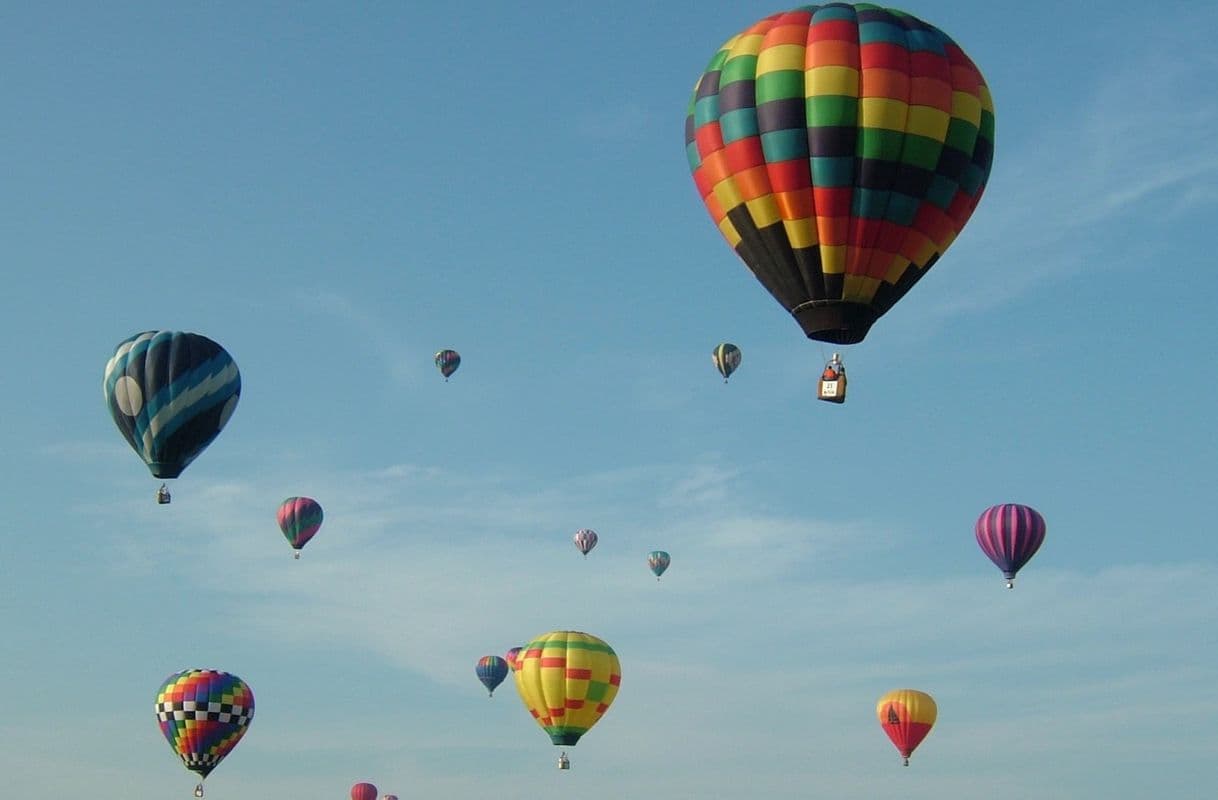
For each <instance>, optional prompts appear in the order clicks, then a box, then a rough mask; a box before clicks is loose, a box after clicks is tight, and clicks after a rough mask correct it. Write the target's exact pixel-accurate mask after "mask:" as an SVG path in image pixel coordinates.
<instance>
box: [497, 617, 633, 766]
mask: <svg viewBox="0 0 1218 800" xmlns="http://www.w3.org/2000/svg"><path fill="white" fill-rule="evenodd" d="M515 678H516V691H517V692H518V693H519V694H520V699H521V700H522V701H523V702H524V706H525V708H527V709H528V710H529V713H530V714H531V715H532V716H533V719H534V720H536V721H537V724H538V725H540V726H541V727H542V729H543V730H545V732H546V733H547V734H548V735H549V737H550V741H551V742H553V743H554V744H555V745H563V746H574V745H575V743H576V742H578V741H579V739H580V737H581V736H583V735H584V734H585V733H587V732H588V729H589V728H591V727H592V726H593V725H595V724H596V723H597V722H598V721H600V719H601V717H602V716H603V715H604V714H605V712H606V711H608V710H609V706H610V704H612V703H613V699H614V698H615V697H617V692H618V687H620V686H621V683H622V665H621V663H620V662H619V661H618V657H617V653H615V652H613V648H612V647H610V646H609V645H608V644H607V643H606V642H604V641H603V640H601V639H598V638H597V637H595V636H593V635H591V634H588V633H582V632H580V631H550V632H549V633H545V634H542V635H541V636H538V637H537V638H536V639H534V640H533V641H531V642H529V643H528V644H526V645H525V646H524V649H523V650H521V651H520V653H519V655H518V656H517V657H516V672H515Z"/></svg>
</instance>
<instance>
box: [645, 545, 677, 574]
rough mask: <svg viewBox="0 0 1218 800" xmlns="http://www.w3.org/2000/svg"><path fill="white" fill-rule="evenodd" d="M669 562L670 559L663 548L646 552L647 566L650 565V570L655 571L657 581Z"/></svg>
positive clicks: (670, 561)
mask: <svg viewBox="0 0 1218 800" xmlns="http://www.w3.org/2000/svg"><path fill="white" fill-rule="evenodd" d="M671 563H672V559H671V558H669V557H668V553H665V552H664V551H663V550H652V551H651V552H650V553H648V554H647V566H649V567H651V571H652V572H654V573H655V576H656V580H657V581H658V580H659V579H660V576H661V575H663V574H664V570H666V569H668V565H669V564H671Z"/></svg>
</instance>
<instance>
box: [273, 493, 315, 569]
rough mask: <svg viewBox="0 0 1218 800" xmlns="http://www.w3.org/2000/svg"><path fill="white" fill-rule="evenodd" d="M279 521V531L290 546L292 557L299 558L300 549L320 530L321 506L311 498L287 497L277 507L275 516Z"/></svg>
mask: <svg viewBox="0 0 1218 800" xmlns="http://www.w3.org/2000/svg"><path fill="white" fill-rule="evenodd" d="M276 516H277V517H278V519H279V530H281V531H283V535H284V538H286V539H287V540H288V544H290V545H292V550H294V551H295V552H294V557H295V558H300V549H301V548H302V547H304V546H305V545H306V544H308V542H309V540H310V539H312V538H313V536H314V535H315V534H316V533H317V531H318V530H319V529H320V528H321V521H322V517H323V514H322V510H321V504H320V503H318V502H317V501H316V500H314V499H313V498H312V497H289V498H288V499H287V500H284V501H283V503H281V504H280V506H279V512H278V513H277V515H276Z"/></svg>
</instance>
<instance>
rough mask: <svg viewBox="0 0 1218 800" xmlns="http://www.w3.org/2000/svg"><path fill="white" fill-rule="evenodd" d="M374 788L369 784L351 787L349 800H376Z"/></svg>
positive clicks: (358, 784)
mask: <svg viewBox="0 0 1218 800" xmlns="http://www.w3.org/2000/svg"><path fill="white" fill-rule="evenodd" d="M376 794H377V792H376V787H375V786H373V785H372V784H371V783H357V784H355V785H354V786H352V787H351V800H376Z"/></svg>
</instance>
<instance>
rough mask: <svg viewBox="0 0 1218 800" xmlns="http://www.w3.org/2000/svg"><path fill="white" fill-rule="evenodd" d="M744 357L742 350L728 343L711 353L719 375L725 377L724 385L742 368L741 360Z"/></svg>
mask: <svg viewBox="0 0 1218 800" xmlns="http://www.w3.org/2000/svg"><path fill="white" fill-rule="evenodd" d="M742 357H743V355H742V354H741V352H740V348H739V347H737V346H736V345H734V344H729V343H727V342H724V343H723V344H721V345H719V346H718V347H716V348H715V349H714V351H712V352H711V361H713V362H714V363H715V369H717V370H719V374H720V375H722V376H723V382H724V383H727V379H728V378H730V377H731V376H732V373H733V372H735V371H736V368H737V367H739V366H740V359H741V358H742Z"/></svg>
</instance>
